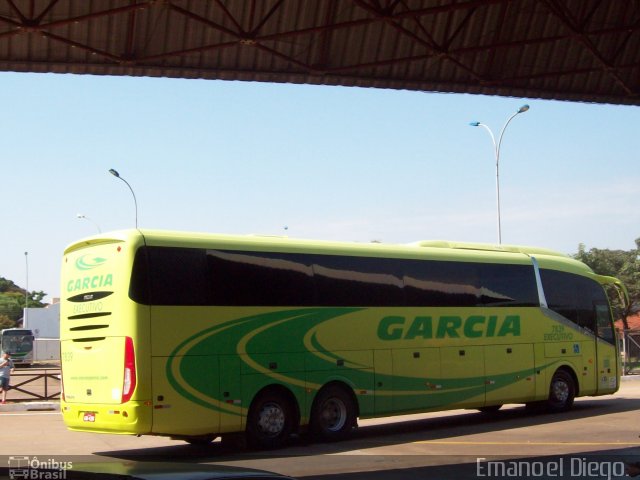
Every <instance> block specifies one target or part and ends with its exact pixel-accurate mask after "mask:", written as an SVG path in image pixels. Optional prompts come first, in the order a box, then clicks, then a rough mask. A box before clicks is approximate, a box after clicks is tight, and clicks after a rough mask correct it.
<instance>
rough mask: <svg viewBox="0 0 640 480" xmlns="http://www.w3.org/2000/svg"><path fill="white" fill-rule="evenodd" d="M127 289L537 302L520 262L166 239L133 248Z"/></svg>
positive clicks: (143, 296) (286, 297)
mask: <svg viewBox="0 0 640 480" xmlns="http://www.w3.org/2000/svg"><path fill="white" fill-rule="evenodd" d="M130 296H131V298H132V299H133V300H135V301H137V302H139V303H145V304H154V305H220V306H239V305H245V306H292V307H293V306H360V307H367V306H479V305H492V306H528V305H537V290H536V284H535V278H534V275H533V267H531V266H526V265H498V264H483V263H464V262H448V261H431V260H425V261H421V260H402V259H389V258H370V257H349V256H338V255H311V254H294V253H265V252H242V251H226V250H205V249H187V248H165V247H145V248H141V249H139V251H138V252H137V254H136V259H135V263H134V267H133V272H132V278H131V287H130ZM574 310H575V309H574ZM576 315H577V314H576Z"/></svg>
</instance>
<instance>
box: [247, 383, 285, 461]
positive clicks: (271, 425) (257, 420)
mask: <svg viewBox="0 0 640 480" xmlns="http://www.w3.org/2000/svg"><path fill="white" fill-rule="evenodd" d="M294 411H295V409H294V406H293V405H292V403H291V400H290V398H289V397H288V396H287V395H286V394H284V393H283V392H281V391H279V390H275V389H274V390H266V391H264V392H262V393H260V394H259V395H258V396H257V397H256V398H255V399H254V401H253V402H252V404H251V408H250V409H249V415H248V416H247V428H246V435H247V442H248V444H249V445H250V446H251V447H253V448H260V449H273V448H279V447H281V446H282V445H284V444H285V442H286V441H287V440H288V439H289V436H290V435H291V433H292V432H293V429H294V425H295V423H296V422H295V418H294V417H295V415H294Z"/></svg>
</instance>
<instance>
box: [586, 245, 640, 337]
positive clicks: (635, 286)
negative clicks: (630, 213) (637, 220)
mask: <svg viewBox="0 0 640 480" xmlns="http://www.w3.org/2000/svg"><path fill="white" fill-rule="evenodd" d="M635 243H636V248H635V249H632V250H628V251H627V250H608V249H598V248H592V249H591V250H588V251H587V249H586V247H585V246H584V244H582V243H581V244H580V246H579V247H578V253H577V254H576V255H574V257H575V258H576V259H578V260H580V261H581V262H584V263H586V264H587V265H589V266H590V267H591V268H592V269H593V271H594V272H596V273H597V274H599V275H608V276H611V277H616V278H618V279H619V280H620V281H621V282H622V283H624V285H625V286H626V287H627V290H628V291H629V300H630V303H629V305H628V306H627V308H626V309H622V308H621V305H620V304H619V303H618V305H616V304H615V303H614V308H615V309H616V310H621V311H620V312H619V313H618V315H616V316H620V317H622V319H623V321H624V323H625V328H628V327H627V324H626V317H628V316H630V315H632V314H634V313H636V312H638V311H640V238H637V239H636V241H635Z"/></svg>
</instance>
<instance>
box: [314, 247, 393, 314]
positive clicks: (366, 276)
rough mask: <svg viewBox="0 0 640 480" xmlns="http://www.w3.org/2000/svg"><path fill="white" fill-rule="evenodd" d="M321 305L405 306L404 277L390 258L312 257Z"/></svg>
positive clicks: (319, 303)
mask: <svg viewBox="0 0 640 480" xmlns="http://www.w3.org/2000/svg"><path fill="white" fill-rule="evenodd" d="M313 262H314V263H313V274H314V281H315V287H316V292H317V295H318V305H321V306H338V307H341V306H360V307H369V306H380V305H384V306H402V305H404V294H403V292H402V274H401V270H400V266H401V265H400V264H399V262H398V261H397V260H392V259H388V258H367V257H341V256H331V255H315V256H313Z"/></svg>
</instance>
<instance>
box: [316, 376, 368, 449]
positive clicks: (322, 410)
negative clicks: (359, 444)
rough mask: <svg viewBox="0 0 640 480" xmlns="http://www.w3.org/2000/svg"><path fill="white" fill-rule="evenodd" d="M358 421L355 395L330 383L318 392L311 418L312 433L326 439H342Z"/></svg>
mask: <svg viewBox="0 0 640 480" xmlns="http://www.w3.org/2000/svg"><path fill="white" fill-rule="evenodd" d="M356 423H357V413H356V404H355V401H354V399H353V395H351V394H350V392H348V391H347V390H346V388H344V387H341V386H339V385H329V386H327V387H325V388H323V389H322V390H320V392H319V393H318V396H317V397H316V399H315V401H314V402H313V407H312V409H311V417H310V419H309V428H310V430H311V433H312V434H313V435H314V436H316V437H318V438H319V439H320V440H324V441H329V442H332V441H337V440H342V439H344V438H346V437H347V436H349V434H350V433H351V431H352V430H353V428H354V427H355V426H356Z"/></svg>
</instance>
